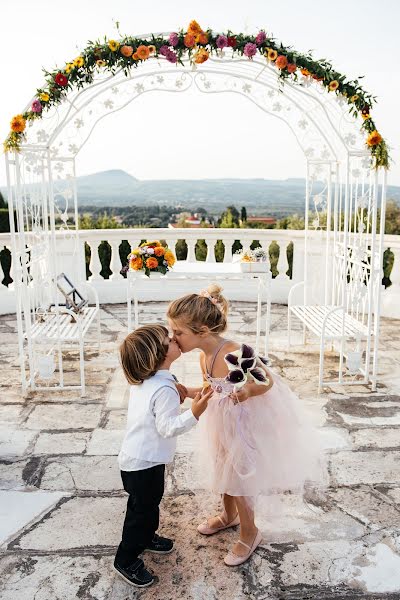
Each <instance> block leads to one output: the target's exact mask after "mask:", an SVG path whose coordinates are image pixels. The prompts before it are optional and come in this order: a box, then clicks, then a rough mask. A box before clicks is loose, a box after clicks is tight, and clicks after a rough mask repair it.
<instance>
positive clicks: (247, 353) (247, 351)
mask: <svg viewBox="0 0 400 600" xmlns="http://www.w3.org/2000/svg"><path fill="white" fill-rule="evenodd" d="M240 349H241V351H242V358H254V356H255V355H254V350H253V348H251V347H250V346H248V345H247V344H242V346H241V348H240Z"/></svg>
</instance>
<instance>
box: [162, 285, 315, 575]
mask: <svg viewBox="0 0 400 600" xmlns="http://www.w3.org/2000/svg"><path fill="white" fill-rule="evenodd" d="M221 290H222V288H220V287H219V286H218V285H211V286H209V287H208V289H207V290H204V291H203V292H201V293H200V294H189V295H187V296H184V297H182V298H180V299H178V300H175V301H174V302H172V303H171V304H170V306H169V308H168V313H167V315H168V320H169V324H170V327H171V329H172V331H173V333H174V338H175V339H176V341H177V343H178V345H179V347H180V349H181V351H182V352H190V351H191V350H193V349H195V348H199V349H200V350H202V353H201V355H200V366H201V370H202V373H203V378H204V381H205V384H204V385H206V386H207V385H208V384H209V385H210V386H211V388H212V389H213V395H212V397H211V399H210V401H209V404H208V409H207V411H206V413H205V415H204V417H203V419H202V423H201V424H200V430H201V453H200V454H201V458H202V459H204V463H205V464H203V467H204V472H205V473H207V475H208V479H209V481H208V483H209V486H210V487H211V489H212V490H213V491H215V492H217V493H219V494H221V495H222V499H223V511H222V513H221V514H220V515H218V516H216V517H210V518H208V519H207V520H206V521H205V522H204V523H202V524H201V525H199V527H198V531H199V532H200V533H201V534H203V535H212V534H214V533H217V532H218V531H221V530H223V529H227V528H229V527H234V526H236V525H239V524H240V539H239V540H238V541H237V542H236V543H235V544H234V546H233V548H232V549H231V550H230V551H229V552H228V554H227V555H226V556H225V559H224V562H225V564H227V565H229V566H236V565H239V564H241V563H243V562H245V561H246V560H247V559H248V558H249V557H250V556H251V554H252V553H253V552H254V550H255V549H256V548H257V546H258V545H259V544H260V543H261V541H262V537H261V534H260V532H259V530H258V529H257V527H256V525H255V522H254V507H255V500H256V498H257V496H259V494H263V495H271V494H272V493H277V492H282V491H287V490H301V489H302V488H303V485H304V483H305V481H306V480H316V479H319V448H318V443H316V442H315V440H316V434H315V432H314V431H313V429H312V427H311V426H310V425H309V424H308V423H307V420H306V419H305V416H304V415H303V411H302V409H301V406H300V403H299V400H298V398H297V396H295V394H294V393H293V392H292V391H291V390H290V389H289V387H288V386H287V385H286V384H285V383H284V382H283V380H282V379H281V378H280V377H279V376H278V375H277V374H274V375H272V374H271V372H270V371H269V370H267V369H266V368H265V366H264V365H263V362H262V361H261V360H260V359H259V358H258V357H256V356H255V355H254V352H253V351H252V349H251V348H250V347H249V346H246V345H240V344H238V343H237V342H234V341H231V340H228V339H226V338H224V337H222V335H221V334H222V333H223V332H224V331H225V330H226V328H227V312H228V303H227V301H226V300H225V298H224V297H223V296H222V295H221ZM246 357H247V359H246ZM240 359H243V360H245V362H243V360H240ZM235 361H236V363H237V364H238V365H239V366H240V365H242V366H243V369H244V365H246V366H252V367H254V368H252V369H251V370H250V373H251V372H253V373H254V376H251V377H249V381H248V382H247V383H245V384H244V385H243V386H242V387H241V388H240V389H238V385H234V384H233V383H229V382H228V381H227V380H226V377H227V375H228V374H229V373H231V375H232V376H234V377H231V376H230V379H231V380H232V381H235V377H236V379H240V377H241V374H240V368H239V369H236V374H235V373H234V372H232V370H231V369H232V364H235ZM246 361H247V362H246ZM233 368H234V367H233ZM242 383H243V382H242ZM197 392H198V389H196V388H188V395H189V396H190V397H193V396H194V395H195V394H196V393H197ZM314 442H315V443H314Z"/></svg>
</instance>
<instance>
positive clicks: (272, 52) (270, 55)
mask: <svg viewBox="0 0 400 600" xmlns="http://www.w3.org/2000/svg"><path fill="white" fill-rule="evenodd" d="M267 58H268V60H276V59H277V58H278V53H277V51H276V50H272V48H268V50H267Z"/></svg>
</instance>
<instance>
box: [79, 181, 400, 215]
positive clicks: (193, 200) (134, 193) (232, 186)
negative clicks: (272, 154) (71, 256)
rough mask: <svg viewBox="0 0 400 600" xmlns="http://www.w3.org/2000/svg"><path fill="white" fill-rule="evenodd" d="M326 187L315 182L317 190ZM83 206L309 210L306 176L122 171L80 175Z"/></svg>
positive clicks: (396, 191) (396, 194)
mask: <svg viewBox="0 0 400 600" xmlns="http://www.w3.org/2000/svg"><path fill="white" fill-rule="evenodd" d="M321 189H322V184H321V183H318V182H317V183H316V184H315V187H314V189H313V193H314V194H315V193H318V192H319V191H321ZM77 192H78V202H79V208H80V209H81V208H83V207H89V206H90V207H98V208H102V207H104V208H116V207H118V206H131V205H136V206H145V205H151V204H153V205H154V204H158V205H167V206H175V207H179V208H183V209H185V208H186V209H192V210H195V209H196V208H199V207H204V208H205V209H207V211H208V212H209V213H211V214H220V213H221V211H222V210H223V209H224V208H226V206H228V205H230V204H234V205H235V206H236V207H238V208H240V207H241V206H246V208H247V213H248V214H260V215H262V214H264V215H274V216H283V215H287V214H293V213H302V212H303V211H304V194H305V180H304V179H301V178H289V179H285V180H273V179H272V180H271V179H261V178H260V179H258V178H257V179H200V180H185V179H183V180H182V179H179V180H178V179H167V180H147V181H140V180H138V179H136V178H135V177H133V176H132V175H129V173H126V172H125V171H123V170H119V169H115V170H109V171H101V172H99V173H93V174H92V175H84V176H81V177H78V178H77ZM388 198H389V199H393V200H396V201H397V202H399V203H400V187H397V186H389V188H388Z"/></svg>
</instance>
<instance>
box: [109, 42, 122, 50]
mask: <svg viewBox="0 0 400 600" xmlns="http://www.w3.org/2000/svg"><path fill="white" fill-rule="evenodd" d="M108 47H109V48H110V50H111V52H116V51H117V50H118V48H119V43H118V42H116V41H115V40H109V42H108Z"/></svg>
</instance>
